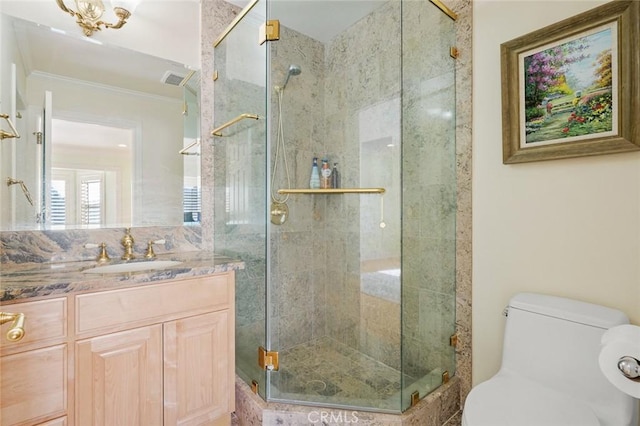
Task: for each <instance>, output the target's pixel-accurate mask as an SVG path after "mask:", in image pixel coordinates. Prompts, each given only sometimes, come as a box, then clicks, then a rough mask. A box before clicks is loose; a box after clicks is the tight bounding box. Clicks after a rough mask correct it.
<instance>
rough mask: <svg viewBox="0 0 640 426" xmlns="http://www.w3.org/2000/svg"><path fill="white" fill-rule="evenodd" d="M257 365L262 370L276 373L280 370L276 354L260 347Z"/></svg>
mask: <svg viewBox="0 0 640 426" xmlns="http://www.w3.org/2000/svg"><path fill="white" fill-rule="evenodd" d="M258 365H259V366H260V368H262V369H263V370H269V371H278V368H280V364H279V362H278V352H276V351H268V350H266V349H265V348H263V347H262V346H260V347H259V348H258Z"/></svg>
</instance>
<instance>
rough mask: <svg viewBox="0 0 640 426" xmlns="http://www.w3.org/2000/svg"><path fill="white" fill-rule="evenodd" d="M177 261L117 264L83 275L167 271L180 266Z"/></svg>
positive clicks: (85, 271) (91, 270)
mask: <svg viewBox="0 0 640 426" xmlns="http://www.w3.org/2000/svg"><path fill="white" fill-rule="evenodd" d="M181 263H182V262H179V261H177V260H149V261H146V262H132V263H117V264H115V265H104V266H96V267H95V268H90V269H85V270H84V271H82V272H84V273H85V274H122V273H127V272H139V271H153V270H157V269H167V268H170V267H172V266H176V265H179V264H181Z"/></svg>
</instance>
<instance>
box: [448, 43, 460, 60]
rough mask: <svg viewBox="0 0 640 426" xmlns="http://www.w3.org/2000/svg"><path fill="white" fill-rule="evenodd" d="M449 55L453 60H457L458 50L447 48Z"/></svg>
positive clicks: (453, 47)
mask: <svg viewBox="0 0 640 426" xmlns="http://www.w3.org/2000/svg"><path fill="white" fill-rule="evenodd" d="M449 55H450V56H451V57H452V58H453V59H458V56H460V51H459V50H458V48H457V47H455V46H451V47H450V48H449Z"/></svg>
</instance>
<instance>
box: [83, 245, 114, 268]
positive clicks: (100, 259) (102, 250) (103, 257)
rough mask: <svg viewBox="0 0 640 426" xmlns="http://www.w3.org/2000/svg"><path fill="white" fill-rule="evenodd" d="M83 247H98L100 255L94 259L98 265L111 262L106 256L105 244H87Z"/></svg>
mask: <svg viewBox="0 0 640 426" xmlns="http://www.w3.org/2000/svg"><path fill="white" fill-rule="evenodd" d="M83 247H84V248H87V249H92V248H98V247H100V254H98V257H96V261H97V262H98V263H104V262H108V261H110V260H111V258H110V257H109V255H108V254H107V245H106V244H105V243H100V244H94V243H87V244H85V245H84V246H83Z"/></svg>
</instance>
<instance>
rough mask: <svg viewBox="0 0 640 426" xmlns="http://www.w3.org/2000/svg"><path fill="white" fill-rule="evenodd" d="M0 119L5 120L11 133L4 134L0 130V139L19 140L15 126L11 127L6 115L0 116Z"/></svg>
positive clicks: (11, 124)
mask: <svg viewBox="0 0 640 426" xmlns="http://www.w3.org/2000/svg"><path fill="white" fill-rule="evenodd" d="M0 118H4V119H5V120H7V123H9V127H11V131H12V132H13V133H9V132H5V131H4V130H0V139H7V138H16V139H17V138H19V137H20V135H19V134H18V131H17V130H16V128H15V126H14V125H13V123H12V122H11V119H10V118H9V115H8V114H0Z"/></svg>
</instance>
